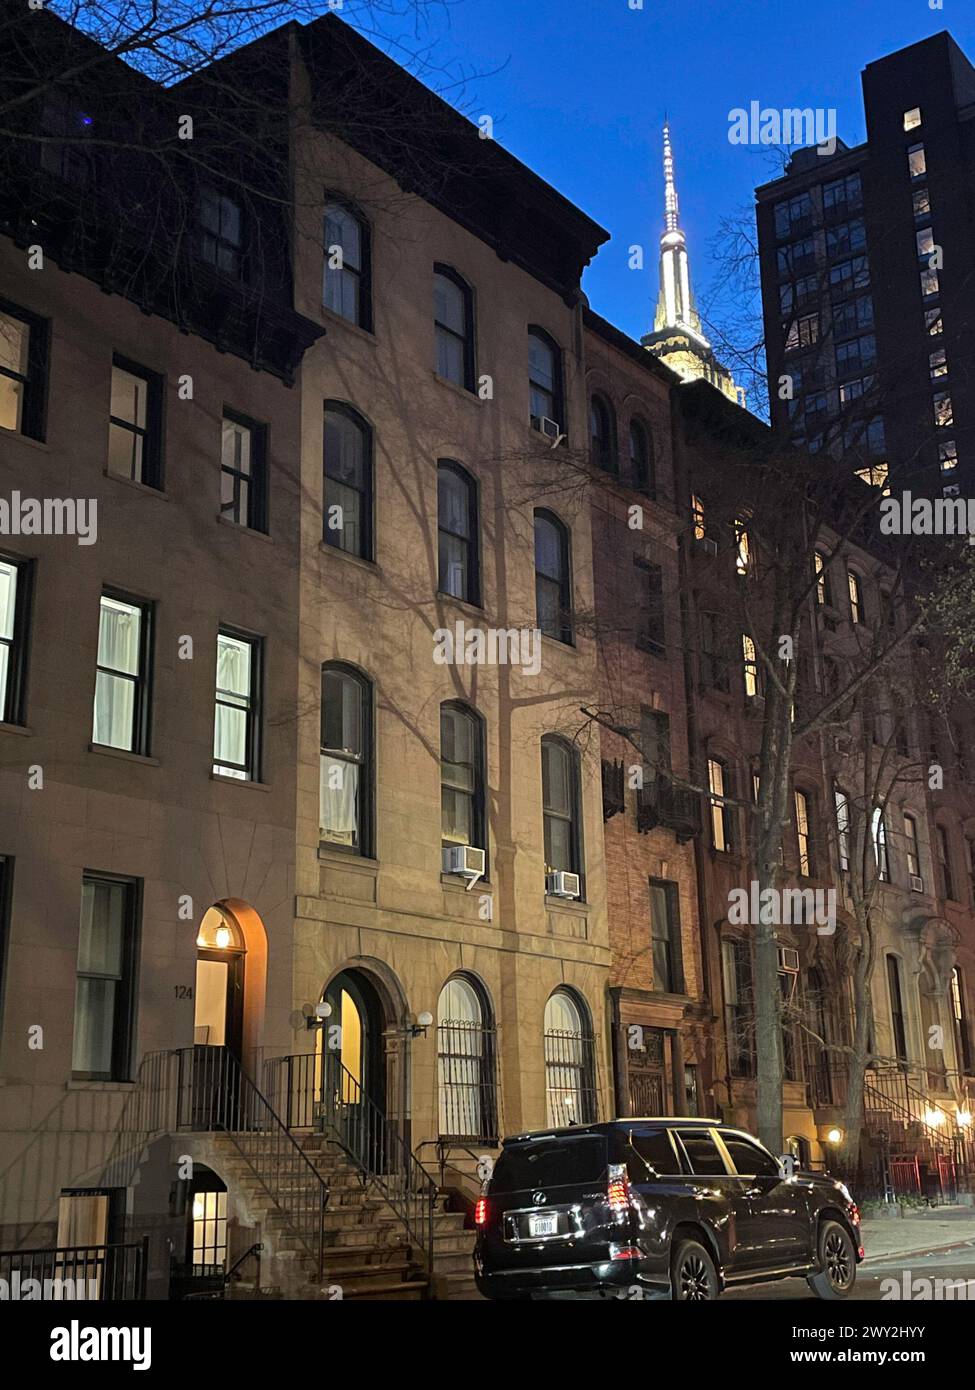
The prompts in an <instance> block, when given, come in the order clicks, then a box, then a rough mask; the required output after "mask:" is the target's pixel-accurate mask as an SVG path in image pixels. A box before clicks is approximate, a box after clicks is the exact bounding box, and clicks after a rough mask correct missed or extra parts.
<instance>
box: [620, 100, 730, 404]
mask: <svg viewBox="0 0 975 1390" xmlns="http://www.w3.org/2000/svg"><path fill="white" fill-rule="evenodd" d="M640 342H641V343H642V344H643V346H644V347H645V348H647V349H648V350H649V351H650V352H652V353H653V355H654V356H655V357H659V358H660V360H661V362H665V363H666V364H667V366H668V367H670V369H671V371H673V372H676V373H677V375H678V376H679V377H680V378H681V379H682V380H683V381H700V380H702V379H703V380H704V381H707V382H709V383H710V384H711V385H712V386H714V387H716V388H717V390H719V391H720V392H722V394H723V395H725V396H727V397H728V398H729V399H730V400H733V401H737V402H738V404H739V405H744V395H743V392H742V390H741V388H740V387H738V386H736V385H735V382H734V378H733V377H732V375H731V372H730V371H729V370H728V368H727V367H725V366H723V365H722V363H720V362H719V361H718V359H717V357H716V356H715V352H714V349H713V348H712V346H711V344H710V343H709V342H708V340H707V338H705V336H704V334H703V332H702V331H701V316H700V314H699V313H698V311H697V304H696V303H695V301H694V290H693V287H692V285H691V270H690V261H689V259H688V255H687V238H686V236H685V235H684V231H683V228H682V227H681V225H680V208H679V206H678V202H677V184H676V181H675V178H674V152H673V149H672V147H671V143H670V126H669V124H667V125H665V126H664V230H663V234H662V236H661V238H660V293H659V295H658V297H657V311H656V313H655V315H654V320H653V332H652V333H647V334H645V335H644V336H643V337H642V338H641V339H640Z"/></svg>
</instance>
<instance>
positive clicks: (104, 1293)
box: [0, 1236, 149, 1303]
mask: <svg viewBox="0 0 975 1390" xmlns="http://www.w3.org/2000/svg"><path fill="white" fill-rule="evenodd" d="M148 1270H149V1237H148V1236H143V1237H142V1239H141V1240H138V1241H130V1242H128V1243H127V1244H120V1245H58V1246H50V1247H46V1248H42V1249H34V1250H0V1274H2V1277H3V1278H4V1279H5V1281H6V1283H7V1285H8V1286H10V1285H11V1284H12V1283H13V1282H14V1276H17V1279H18V1280H19V1283H20V1287H21V1288H23V1286H24V1284H26V1283H27V1281H28V1280H36V1281H37V1282H38V1283H40V1284H41V1285H42V1286H43V1284H44V1283H45V1281H47V1282H49V1283H50V1284H53V1285H56V1286H58V1292H60V1294H61V1296H62V1297H67V1298H72V1297H77V1298H86V1299H87V1298H91V1297H94V1298H95V1299H96V1301H98V1302H100V1303H114V1302H124V1301H126V1300H129V1299H133V1300H140V1301H141V1300H143V1299H144V1298H145V1296H146V1279H147V1276H148ZM69 1281H72V1282H73V1283H74V1284H75V1286H76V1287H77V1286H80V1287H81V1288H82V1290H83V1291H82V1292H78V1293H74V1294H72V1293H66V1292H65V1287H66V1286H67V1287H70V1284H69ZM92 1286H94V1291H93V1290H92ZM14 1296H15V1297H17V1295H16V1294H15V1295H14ZM33 1296H34V1297H36V1296H37V1295H36V1294H35V1295H33ZM49 1296H50V1297H53V1296H54V1295H53V1293H51V1294H50V1295H49V1294H48V1293H44V1294H43V1297H45V1298H46V1297H49Z"/></svg>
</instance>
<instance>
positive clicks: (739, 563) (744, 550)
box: [735, 517, 752, 574]
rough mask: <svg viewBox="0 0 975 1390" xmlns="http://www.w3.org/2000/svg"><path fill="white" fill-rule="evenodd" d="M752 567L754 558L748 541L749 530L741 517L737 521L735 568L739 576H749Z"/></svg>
mask: <svg viewBox="0 0 975 1390" xmlns="http://www.w3.org/2000/svg"><path fill="white" fill-rule="evenodd" d="M751 567H752V557H751V547H750V545H749V541H748V529H747V526H746V524H745V522H744V521H743V520H742V519H741V517H739V518H738V519H737V520H736V521H735V568H736V569H737V571H738V573H739V574H748V573H749V572H750V570H751Z"/></svg>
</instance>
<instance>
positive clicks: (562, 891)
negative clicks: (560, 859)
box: [545, 869, 582, 898]
mask: <svg viewBox="0 0 975 1390" xmlns="http://www.w3.org/2000/svg"><path fill="white" fill-rule="evenodd" d="M545 891H546V893H548V895H549V897H552V898H577V897H578V896H579V894H580V893H581V891H582V887H581V885H580V883H579V875H578V874H570V873H567V872H566V871H565V870H564V869H556V870H555V871H554V872H553V873H550V874H546V875H545Z"/></svg>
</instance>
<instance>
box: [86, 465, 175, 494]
mask: <svg viewBox="0 0 975 1390" xmlns="http://www.w3.org/2000/svg"><path fill="white" fill-rule="evenodd" d="M102 474H103V475H104V476H105V477H106V478H111V480H112V482H113V483H121V484H122V486H123V487H130V488H133V489H134V490H135V491H136V492H144V493H148V495H149V496H150V497H160V498H162V500H163V501H164V502H171V501H172V500H173V499H172V498H171V497H170V495H169V493H168V492H166V490H165V489H164V488H161V487H150V486H149V484H148V483H140V482H139V481H138V479H137V478H123V477H122V476H121V475H120V474H118V473H112V472H110V471H109V469H108V468H103V469H102Z"/></svg>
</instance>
